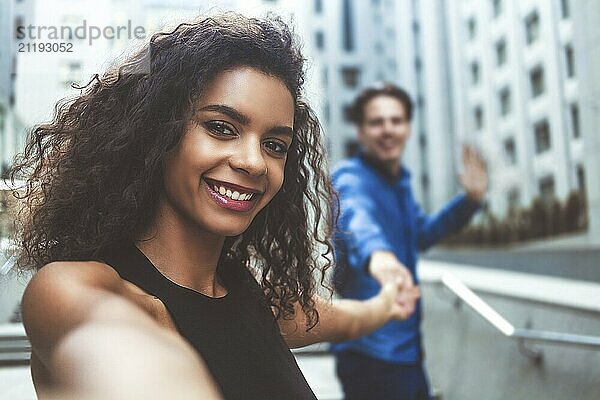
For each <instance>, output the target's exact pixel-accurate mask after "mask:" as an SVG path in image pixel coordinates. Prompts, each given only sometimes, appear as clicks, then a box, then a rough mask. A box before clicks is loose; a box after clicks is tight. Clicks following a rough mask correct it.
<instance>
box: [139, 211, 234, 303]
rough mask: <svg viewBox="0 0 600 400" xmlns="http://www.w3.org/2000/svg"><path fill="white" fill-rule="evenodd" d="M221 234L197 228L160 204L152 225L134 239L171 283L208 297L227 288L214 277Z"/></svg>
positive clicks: (222, 239) (222, 293)
mask: <svg viewBox="0 0 600 400" xmlns="http://www.w3.org/2000/svg"><path fill="white" fill-rule="evenodd" d="M224 241H225V237H224V236H220V235H215V234H213V233H210V232H206V231H202V230H199V229H198V225H196V224H194V223H191V221H189V219H188V218H186V217H185V216H182V215H181V214H179V213H178V212H177V211H175V210H174V209H173V208H171V207H168V206H166V207H161V208H160V209H159V212H158V213H157V216H156V218H155V220H154V224H153V226H152V227H151V228H150V229H149V230H148V231H147V232H145V233H144V234H143V235H141V238H140V240H138V241H136V243H135V244H136V245H137V247H138V248H139V249H140V250H141V251H142V252H143V253H144V254H145V255H146V257H148V259H149V260H150V261H151V262H152V264H154V266H155V267H156V268H157V269H158V270H159V271H160V272H161V273H162V274H163V275H165V276H166V277H167V278H169V279H171V280H172V281H173V282H175V283H177V284H179V285H181V286H185V287H187V288H190V289H192V290H195V291H197V292H200V293H202V294H205V295H207V296H211V297H222V296H224V295H225V294H226V293H227V291H226V289H225V288H224V287H223V285H222V283H221V282H220V281H219V279H218V276H217V264H218V261H219V256H220V254H221V249H222V248H223V243H224Z"/></svg>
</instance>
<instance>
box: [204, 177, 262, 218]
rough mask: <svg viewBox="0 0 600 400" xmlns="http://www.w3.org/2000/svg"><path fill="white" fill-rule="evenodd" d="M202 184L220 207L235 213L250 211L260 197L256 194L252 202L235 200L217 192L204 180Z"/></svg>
mask: <svg viewBox="0 0 600 400" xmlns="http://www.w3.org/2000/svg"><path fill="white" fill-rule="evenodd" d="M202 184H203V185H204V187H205V188H206V190H208V193H209V194H210V196H211V197H212V198H213V200H214V201H215V202H216V203H217V204H218V205H220V206H221V207H223V208H227V209H229V210H233V211H239V212H246V211H250V210H251V209H252V207H254V205H255V204H256V201H257V200H258V198H259V197H260V194H258V193H254V194H253V195H252V198H251V199H250V200H234V199H232V198H230V197H227V196H226V195H223V194H221V193H219V192H216V191H215V190H214V189H213V188H212V187H211V186H210V185H209V184H208V182H206V181H205V180H204V179H203V180H202Z"/></svg>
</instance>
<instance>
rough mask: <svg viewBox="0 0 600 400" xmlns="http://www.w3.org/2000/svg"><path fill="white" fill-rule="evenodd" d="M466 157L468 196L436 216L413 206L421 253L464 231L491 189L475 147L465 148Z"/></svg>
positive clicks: (462, 178)
mask: <svg viewBox="0 0 600 400" xmlns="http://www.w3.org/2000/svg"><path fill="white" fill-rule="evenodd" d="M462 155H463V172H462V174H461V175H460V182H461V185H462V186H463V189H464V191H465V193H464V194H461V195H458V196H456V197H455V198H454V199H452V200H451V201H450V202H449V203H448V204H446V206H444V208H443V209H442V210H441V211H439V212H438V213H437V214H435V215H433V216H429V215H427V214H425V213H424V212H423V210H421V208H420V207H419V206H418V205H417V204H416V203H415V204H414V206H413V207H414V209H415V213H416V214H417V232H418V233H417V235H418V236H417V245H418V247H419V249H420V250H426V249H428V248H429V247H431V246H432V245H434V244H435V243H437V242H438V241H440V240H442V239H443V238H445V237H446V236H448V235H449V234H451V233H453V232H456V231H458V230H460V229H461V228H463V227H464V226H465V225H467V224H468V222H469V221H470V220H471V217H472V216H473V214H475V212H476V211H477V210H478V209H479V207H480V206H481V202H482V201H483V198H484V196H485V193H486V190H487V185H488V176H487V171H486V164H485V161H484V160H483V158H482V157H481V155H479V153H477V151H476V150H475V149H474V148H473V147H471V146H465V147H463V154H462Z"/></svg>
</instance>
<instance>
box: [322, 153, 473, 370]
mask: <svg viewBox="0 0 600 400" xmlns="http://www.w3.org/2000/svg"><path fill="white" fill-rule="evenodd" d="M332 179H333V185H334V187H335V189H336V190H337V191H338V193H339V196H340V219H339V224H338V230H337V232H336V235H335V257H336V264H337V265H336V269H335V286H336V289H337V291H338V293H339V294H340V295H341V296H342V297H345V298H351V299H361V300H364V299H368V298H371V297H373V296H375V295H376V294H377V293H378V292H379V290H380V289H381V288H380V286H379V284H378V283H377V281H376V280H375V279H374V278H373V277H372V276H371V275H370V274H369V273H368V271H367V265H368V261H369V257H370V256H371V253H372V252H373V251H375V250H388V251H391V252H393V253H394V254H395V255H396V257H398V259H399V260H400V261H401V262H402V263H403V264H404V265H405V266H406V267H407V268H408V269H409V270H410V271H411V273H412V275H413V278H414V280H415V283H416V284H418V282H419V279H418V276H417V275H416V270H415V268H416V264H417V257H418V251H419V250H425V249H427V248H429V247H430V246H432V245H433V244H435V243H436V242H438V241H439V240H441V239H443V238H444V237H446V236H447V235H448V234H450V233H452V232H455V231H457V230H459V229H460V228H462V227H463V226H465V225H466V224H467V223H468V222H469V220H470V218H471V217H472V216H473V214H474V213H475V212H476V211H477V209H478V208H479V204H478V203H474V202H472V201H470V200H468V198H467V197H466V196H465V195H464V194H461V195H458V196H456V197H455V198H453V199H452V200H451V201H450V202H449V203H447V204H446V205H445V206H444V207H443V208H442V210H440V211H439V212H438V213H436V214H435V215H432V216H429V215H427V214H425V213H424V212H423V210H422V209H421V208H420V207H419V205H418V204H417V203H416V201H415V199H414V197H413V193H412V190H411V187H410V173H409V172H408V170H407V169H406V168H404V167H402V169H401V172H400V175H399V176H398V177H396V178H391V177H389V176H386V175H385V174H384V173H383V171H381V170H380V169H378V168H377V167H376V165H375V164H373V163H372V162H371V161H370V160H369V159H368V158H366V157H365V155H364V154H360V155H358V156H356V157H354V158H352V159H350V160H347V161H344V162H343V163H342V164H341V165H340V166H339V167H338V168H337V169H336V170H335V171H334V173H333V175H332ZM420 320H421V301H420V300H419V302H418V303H417V308H416V311H415V312H414V314H413V315H412V316H410V317H409V318H408V319H407V320H404V321H392V322H389V323H387V324H386V325H384V326H383V327H381V328H380V329H378V330H377V331H375V332H373V333H371V334H370V335H367V336H364V337H362V338H360V339H356V340H352V341H348V342H343V343H337V344H332V346H331V349H332V351H334V352H340V351H347V350H353V351H357V352H360V353H363V354H366V355H369V356H371V357H374V358H377V359H380V360H383V361H388V362H393V363H402V364H411V363H416V362H419V361H420V360H421V359H422V351H421V333H420Z"/></svg>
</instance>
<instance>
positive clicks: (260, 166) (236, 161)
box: [229, 140, 267, 176]
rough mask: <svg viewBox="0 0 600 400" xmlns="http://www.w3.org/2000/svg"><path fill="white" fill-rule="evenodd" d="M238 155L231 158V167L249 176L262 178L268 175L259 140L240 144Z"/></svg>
mask: <svg viewBox="0 0 600 400" xmlns="http://www.w3.org/2000/svg"><path fill="white" fill-rule="evenodd" d="M236 150H237V151H236V154H235V155H233V156H232V157H230V161H229V163H230V166H231V167H232V168H233V169H236V170H241V171H243V172H246V173H247V174H249V175H253V176H261V175H266V173H267V163H266V160H265V158H264V154H263V151H262V146H261V143H260V142H259V141H257V140H246V141H244V142H243V143H242V142H240V143H239V148H237V149H236Z"/></svg>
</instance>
